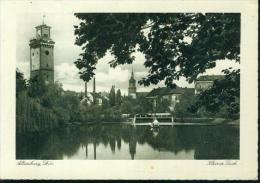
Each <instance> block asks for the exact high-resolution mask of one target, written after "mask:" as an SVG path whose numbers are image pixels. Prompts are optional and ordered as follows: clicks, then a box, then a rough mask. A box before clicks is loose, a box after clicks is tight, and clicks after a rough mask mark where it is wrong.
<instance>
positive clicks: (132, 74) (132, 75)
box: [131, 67, 134, 78]
mask: <svg viewBox="0 0 260 183" xmlns="http://www.w3.org/2000/svg"><path fill="white" fill-rule="evenodd" d="M131 77H132V78H134V69H133V67H132V73H131Z"/></svg>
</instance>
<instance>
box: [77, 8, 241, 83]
mask: <svg viewBox="0 0 260 183" xmlns="http://www.w3.org/2000/svg"><path fill="white" fill-rule="evenodd" d="M75 16H76V17H77V18H79V19H80V20H81V22H80V24H79V26H75V35H76V41H75V44H76V45H78V46H81V47H82V50H83V52H82V53H81V54H80V56H79V58H78V59H77V61H75V64H76V66H77V67H78V68H79V69H80V77H81V78H82V79H83V80H85V81H89V80H90V79H91V78H92V77H93V75H94V70H95V68H96V64H97V62H98V60H99V59H100V58H102V57H104V56H105V54H106V53H107V52H110V53H111V54H112V55H113V56H114V60H111V61H110V66H112V67H116V66H117V65H120V64H131V63H132V62H133V61H134V60H135V57H134V56H133V53H134V52H136V51H140V52H142V53H143V54H144V55H145V58H146V60H145V62H144V65H145V67H147V68H149V73H148V75H147V76H146V77H144V78H142V79H141V80H140V81H139V84H143V85H144V86H148V85H150V84H157V83H158V82H160V81H162V80H164V81H165V84H166V85H167V86H168V87H174V86H175V85H174V84H173V80H176V79H179V77H181V76H184V77H186V78H187V79H188V81H189V82H192V81H193V80H194V79H196V77H197V75H198V74H200V73H203V72H205V70H206V69H210V68H213V67H215V65H216V61H217V60H219V59H231V60H236V61H239V59H240V14H238V13H206V14H201V13H166V14H165V13H164V14H163V13H152V14H150V13H143V14H142V13H138V14H134V13H109V14H102V13H101V14H100V13H99V14H89V13H76V14H75Z"/></svg>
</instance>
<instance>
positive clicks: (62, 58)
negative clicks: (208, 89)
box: [16, 13, 239, 94]
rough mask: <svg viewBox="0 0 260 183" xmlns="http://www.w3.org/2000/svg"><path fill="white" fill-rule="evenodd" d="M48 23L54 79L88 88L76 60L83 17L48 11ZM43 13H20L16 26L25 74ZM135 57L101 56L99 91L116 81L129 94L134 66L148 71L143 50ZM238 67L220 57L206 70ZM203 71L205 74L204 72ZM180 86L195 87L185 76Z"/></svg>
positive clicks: (68, 85) (139, 75) (140, 88)
mask: <svg viewBox="0 0 260 183" xmlns="http://www.w3.org/2000/svg"><path fill="white" fill-rule="evenodd" d="M44 15H45V18H44V22H45V24H47V25H49V26H51V27H52V28H51V38H52V39H53V41H54V42H55V45H54V79H55V81H58V82H60V83H62V85H63V89H64V90H71V91H77V92H80V91H84V82H83V80H81V79H80V78H79V74H78V72H79V70H78V69H77V68H76V66H75V64H74V63H73V62H74V61H76V60H77V58H78V55H79V54H80V53H81V48H80V47H79V46H76V45H75V44H74V42H75V36H74V27H73V25H78V24H79V22H80V21H79V20H78V19H77V18H76V17H75V16H74V15H73V13H66V14H51V13H46V14H44ZM42 22H43V14H42V13H33V14H32V13H23V14H18V15H17V24H16V25H17V27H16V43H17V44H16V59H17V68H18V69H19V70H20V71H22V72H23V73H24V75H25V78H26V79H28V78H29V77H30V58H29V57H30V48H29V40H30V39H31V38H33V37H35V36H36V35H35V32H36V31H35V26H37V25H40V24H42ZM135 57H136V59H135V61H134V62H133V64H131V65H123V66H118V67H116V68H110V66H109V64H108V62H109V61H110V60H112V58H113V56H112V55H110V54H107V55H106V56H105V57H103V58H102V59H100V60H99V61H98V64H97V67H96V68H97V69H96V71H95V74H96V91H97V92H102V91H107V92H108V91H110V89H111V86H112V85H115V87H116V89H120V90H121V92H122V93H123V94H127V88H128V80H129V78H130V76H131V70H132V69H133V70H134V75H135V79H136V80H139V79H141V78H143V77H144V76H146V75H147V74H148V72H147V71H148V70H147V68H145V67H144V65H143V63H144V61H145V58H144V56H143V54H141V53H135ZM229 67H233V68H238V67H239V64H237V63H235V62H234V61H227V60H220V61H217V66H216V67H215V68H213V69H209V70H207V71H206V73H204V74H221V71H222V70H223V69H225V68H229ZM204 74H203V75H204ZM175 82H176V84H177V85H178V86H180V87H189V88H190V87H194V84H193V83H191V84H189V83H188V82H187V81H186V79H185V78H181V79H180V80H179V81H175ZM92 87H93V82H92V81H90V82H89V83H88V90H89V91H91V90H92ZM156 87H164V83H163V82H160V83H159V84H157V85H150V86H149V87H143V86H140V85H138V84H137V91H140V92H141V91H142V92H143V91H151V90H152V89H153V88H156Z"/></svg>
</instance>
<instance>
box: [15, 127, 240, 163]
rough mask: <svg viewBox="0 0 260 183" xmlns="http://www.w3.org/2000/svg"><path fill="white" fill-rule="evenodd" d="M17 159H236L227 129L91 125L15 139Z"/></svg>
mask: <svg viewBox="0 0 260 183" xmlns="http://www.w3.org/2000/svg"><path fill="white" fill-rule="evenodd" d="M16 142H17V143H16V157H17V159H238V158H239V129H238V128H234V127H230V126H176V127H160V129H159V130H156V131H155V130H151V129H150V127H136V128H134V127H132V126H126V125H93V126H85V127H78V128H66V129H60V130H58V131H56V132H52V133H37V134H36V133H35V134H26V135H17V139H16Z"/></svg>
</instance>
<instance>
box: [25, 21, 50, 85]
mask: <svg viewBox="0 0 260 183" xmlns="http://www.w3.org/2000/svg"><path fill="white" fill-rule="evenodd" d="M35 29H36V37H35V38H33V39H31V40H30V44H29V45H30V74H31V78H34V77H36V76H38V77H39V78H41V79H42V80H43V81H44V82H45V84H48V83H54V59H53V48H54V43H55V42H54V41H53V40H52V39H51V32H50V29H51V27H50V26H47V25H46V24H44V22H43V24H42V25H39V26H36V27H35Z"/></svg>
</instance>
